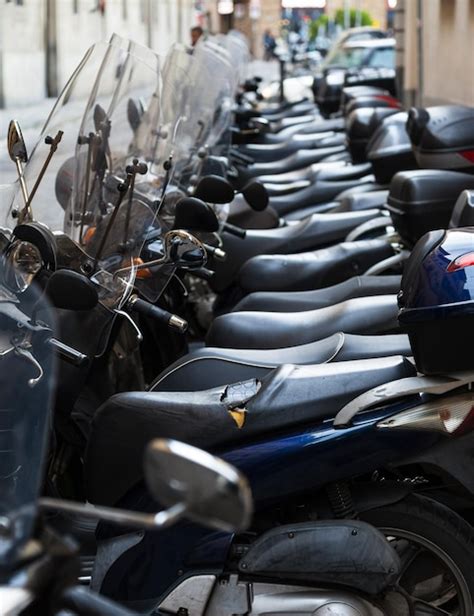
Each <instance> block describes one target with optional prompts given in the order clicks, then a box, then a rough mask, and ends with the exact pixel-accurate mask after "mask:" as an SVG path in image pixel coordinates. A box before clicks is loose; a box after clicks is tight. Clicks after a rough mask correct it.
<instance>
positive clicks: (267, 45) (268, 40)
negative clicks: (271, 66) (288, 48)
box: [263, 30, 277, 62]
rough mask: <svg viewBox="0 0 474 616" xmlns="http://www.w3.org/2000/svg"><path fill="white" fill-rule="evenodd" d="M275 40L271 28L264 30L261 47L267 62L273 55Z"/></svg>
mask: <svg viewBox="0 0 474 616" xmlns="http://www.w3.org/2000/svg"><path fill="white" fill-rule="evenodd" d="M276 46H277V44H276V40H275V37H274V36H273V34H272V33H271V30H265V32H264V33H263V48H264V50H265V56H264V57H265V60H266V61H267V62H268V61H269V60H272V59H273V58H274V57H275V49H276Z"/></svg>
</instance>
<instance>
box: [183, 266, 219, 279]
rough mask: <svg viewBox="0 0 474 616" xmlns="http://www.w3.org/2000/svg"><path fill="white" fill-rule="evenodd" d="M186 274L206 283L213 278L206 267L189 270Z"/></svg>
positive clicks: (212, 273)
mask: <svg viewBox="0 0 474 616" xmlns="http://www.w3.org/2000/svg"><path fill="white" fill-rule="evenodd" d="M187 273H188V274H191V275H192V276H196V278H200V279H201V280H207V281H209V280H212V278H213V277H214V272H213V271H212V270H210V269H208V268H207V267H200V268H199V269H193V270H189V271H188V272H187Z"/></svg>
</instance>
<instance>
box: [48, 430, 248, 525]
mask: <svg viewBox="0 0 474 616" xmlns="http://www.w3.org/2000/svg"><path fill="white" fill-rule="evenodd" d="M144 462H145V464H144V471H145V479H146V483H147V485H148V489H149V490H150V492H151V494H152V496H153V497H154V498H155V499H156V500H158V501H159V502H160V503H163V504H164V505H166V506H168V509H164V510H163V511H159V512H158V513H151V514H150V513H138V512H136V511H126V510H124V509H115V508H112V507H100V506H95V507H92V506H90V505H89V506H88V505H83V504H82V503H77V502H74V501H64V500H59V499H56V498H49V497H42V498H39V499H38V506H39V507H40V508H41V509H43V510H45V511H63V512H65V513H73V514H76V515H79V516H81V517H85V518H90V519H93V520H104V521H107V522H113V523H115V524H123V525H125V526H131V527H133V528H141V529H151V530H158V529H160V528H166V527H167V526H170V525H171V524H174V523H175V522H177V521H179V520H181V519H182V518H188V519H189V520H191V521H192V522H195V523H196V524H201V525H202V526H206V527H208V528H215V529H217V530H223V531H226V532H239V531H243V530H245V529H246V528H247V527H248V525H249V523H250V518H251V515H252V494H251V492H250V488H249V485H248V483H247V481H246V479H245V478H244V477H243V475H241V474H240V473H239V471H237V470H236V469H235V468H234V467H233V466H230V464H227V462H224V461H223V460H219V459H218V458H215V457H214V456H212V455H211V454H209V453H206V452H205V451H202V450H201V449H197V448H196V447H191V445H185V444H184V443H180V442H178V441H172V440H167V439H156V440H154V441H152V442H151V443H150V444H149V445H148V448H147V450H146V452H145V460H144Z"/></svg>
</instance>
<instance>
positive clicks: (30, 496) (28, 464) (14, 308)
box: [0, 265, 55, 568]
mask: <svg viewBox="0 0 474 616" xmlns="http://www.w3.org/2000/svg"><path fill="white" fill-rule="evenodd" d="M0 269H1V270H3V266H2V265H0ZM2 273H3V271H0V278H2V279H3V276H2ZM25 302H27V303H28V304H29V306H30V307H31V306H33V305H35V304H36V303H37V302H40V303H41V310H40V311H39V312H38V314H40V316H41V321H42V323H44V324H47V325H48V326H49V327H51V328H52V329H54V328H53V326H54V319H53V314H52V311H51V310H50V309H49V307H48V306H47V304H46V302H45V300H44V296H43V295H42V293H41V291H40V290H39V289H37V288H35V287H34V286H31V287H30V288H29V289H28V297H27V299H26V298H25ZM28 322H29V320H28V318H27V317H26V316H25V314H24V312H23V307H20V305H19V303H18V300H17V298H16V297H15V296H14V295H12V294H11V293H10V291H9V290H8V289H7V288H6V287H4V286H3V284H1V283H0V387H1V392H2V404H1V408H0V517H1V518H2V532H1V533H0V568H1V567H2V566H8V565H11V564H12V562H13V561H14V560H15V559H16V557H17V556H18V552H19V550H20V549H21V547H22V546H23V545H24V544H25V543H26V542H27V541H28V539H29V538H30V536H31V533H32V530H33V525H34V521H35V516H36V500H37V498H38V494H39V491H40V488H41V484H42V480H43V473H44V471H45V466H46V462H47V460H46V455H47V440H48V433H49V428H50V420H49V411H50V408H51V403H52V395H53V390H54V384H55V383H54V381H55V371H54V361H53V355H52V352H51V350H50V347H49V346H48V344H47V343H46V340H47V338H48V337H49V334H47V333H46V331H45V332H44V334H43V333H35V334H34V337H33V335H32V332H31V328H29V326H28ZM19 324H21V325H22V327H19ZM24 353H29V354H30V356H31V357H33V358H34V360H35V361H36V362H37V364H36V365H35V364H34V362H33V361H31V360H29V359H28V358H27V356H25V355H24Z"/></svg>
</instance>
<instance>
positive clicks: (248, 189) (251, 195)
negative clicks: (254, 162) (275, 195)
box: [242, 181, 269, 212]
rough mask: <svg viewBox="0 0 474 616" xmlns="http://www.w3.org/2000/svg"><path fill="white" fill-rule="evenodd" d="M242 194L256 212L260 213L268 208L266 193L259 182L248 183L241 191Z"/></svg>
mask: <svg viewBox="0 0 474 616" xmlns="http://www.w3.org/2000/svg"><path fill="white" fill-rule="evenodd" d="M242 194H243V196H244V198H245V200H246V201H247V203H248V204H249V205H250V207H251V208H252V209H253V210H255V211H256V212H262V211H263V210H264V209H265V208H266V207H267V206H268V201H269V199H268V191H267V189H266V188H265V186H264V185H263V184H262V183H261V182H257V181H253V182H249V183H248V184H247V185H246V186H244V188H243V189H242Z"/></svg>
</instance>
